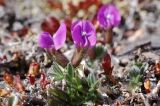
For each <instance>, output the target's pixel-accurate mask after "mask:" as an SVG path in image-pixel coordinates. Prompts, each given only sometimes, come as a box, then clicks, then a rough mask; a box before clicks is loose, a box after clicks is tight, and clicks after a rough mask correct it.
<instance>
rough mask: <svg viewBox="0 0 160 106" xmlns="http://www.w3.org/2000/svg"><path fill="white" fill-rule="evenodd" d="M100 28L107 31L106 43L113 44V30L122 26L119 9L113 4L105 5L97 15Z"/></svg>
mask: <svg viewBox="0 0 160 106" xmlns="http://www.w3.org/2000/svg"><path fill="white" fill-rule="evenodd" d="M97 20H98V21H99V24H100V26H101V27H102V28H103V29H105V30H106V31H107V33H106V35H105V38H104V40H105V42H106V43H108V44H111V43H112V29H113V28H114V27H116V26H118V25H119V24H120V21H121V16H120V12H119V10H118V9H117V7H116V6H115V5H113V4H106V5H103V6H102V7H101V8H100V9H99V11H98V14H97Z"/></svg>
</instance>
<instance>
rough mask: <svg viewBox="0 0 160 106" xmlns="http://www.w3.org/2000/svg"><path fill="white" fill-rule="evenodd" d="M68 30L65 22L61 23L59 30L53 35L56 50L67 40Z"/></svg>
mask: <svg viewBox="0 0 160 106" xmlns="http://www.w3.org/2000/svg"><path fill="white" fill-rule="evenodd" d="M66 32H67V29H66V25H65V23H61V25H60V27H59V28H58V30H57V32H56V33H55V34H54V35H53V42H54V47H55V49H56V50H58V49H60V48H61V47H62V46H63V45H64V43H65V40H66Z"/></svg>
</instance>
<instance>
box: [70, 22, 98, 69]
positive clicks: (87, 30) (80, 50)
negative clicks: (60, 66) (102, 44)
mask: <svg viewBox="0 0 160 106" xmlns="http://www.w3.org/2000/svg"><path fill="white" fill-rule="evenodd" d="M71 33H72V38H73V41H74V44H75V45H76V47H77V48H76V51H75V52H74V55H73V57H72V60H71V63H72V65H73V66H74V67H77V66H78V65H79V64H80V62H81V60H82V58H83V57H84V56H85V54H86V52H87V50H88V48H92V47H93V46H94V45H95V44H96V31H95V28H94V26H93V24H92V23H91V22H90V21H88V20H78V21H76V22H74V23H73V24H72V27H71Z"/></svg>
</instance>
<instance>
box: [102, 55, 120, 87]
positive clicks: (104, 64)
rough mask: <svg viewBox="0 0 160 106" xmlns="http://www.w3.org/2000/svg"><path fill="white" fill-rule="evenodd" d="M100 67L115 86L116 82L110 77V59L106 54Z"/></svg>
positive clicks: (111, 68)
mask: <svg viewBox="0 0 160 106" xmlns="http://www.w3.org/2000/svg"><path fill="white" fill-rule="evenodd" d="M102 67H103V69H104V73H102V74H105V75H106V76H107V77H108V78H109V79H110V81H111V82H112V83H113V84H116V83H117V81H116V80H115V78H114V76H113V75H112V70H113V67H112V66H111V57H110V55H109V54H108V53H106V54H105V56H104V58H103V60H102Z"/></svg>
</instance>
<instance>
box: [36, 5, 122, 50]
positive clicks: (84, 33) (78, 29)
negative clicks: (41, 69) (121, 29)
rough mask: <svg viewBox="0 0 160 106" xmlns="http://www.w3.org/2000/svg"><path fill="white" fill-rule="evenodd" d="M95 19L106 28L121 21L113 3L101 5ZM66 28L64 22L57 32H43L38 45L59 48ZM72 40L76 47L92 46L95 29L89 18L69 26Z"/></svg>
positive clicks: (94, 41)
mask: <svg viewBox="0 0 160 106" xmlns="http://www.w3.org/2000/svg"><path fill="white" fill-rule="evenodd" d="M97 20H98V22H99V23H100V26H101V27H103V28H105V29H108V28H113V27H115V26H118V25H119V24H120V21H121V16H120V13H119V10H118V9H117V8H116V6H115V5H113V4H106V5H103V6H102V7H101V8H100V9H99V11H98V14H97ZM66 33H67V28H66V25H65V23H61V24H60V27H59V28H58V30H57V32H56V33H55V34H54V35H53V37H52V36H51V35H50V33H49V32H43V33H41V34H40V37H39V40H38V41H39V46H40V47H42V48H54V49H55V50H58V49H60V48H61V47H62V46H63V44H64V43H65V40H66ZM71 34H72V39H73V42H74V44H75V45H76V46H78V47H82V48H83V47H93V46H94V45H95V44H96V30H95V28H94V26H93V24H92V23H91V21H89V20H78V21H76V22H74V23H73V24H72V26H71Z"/></svg>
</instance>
